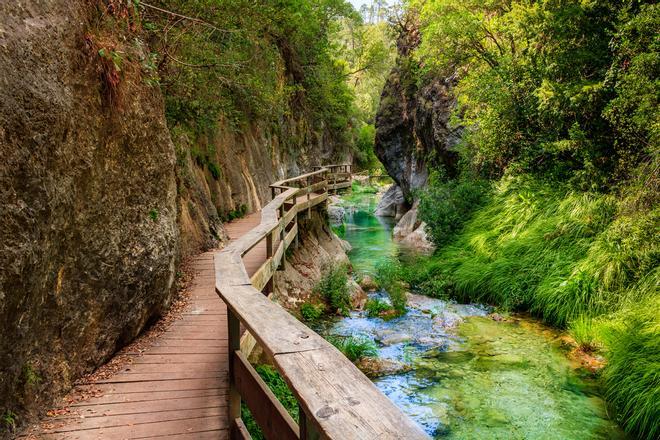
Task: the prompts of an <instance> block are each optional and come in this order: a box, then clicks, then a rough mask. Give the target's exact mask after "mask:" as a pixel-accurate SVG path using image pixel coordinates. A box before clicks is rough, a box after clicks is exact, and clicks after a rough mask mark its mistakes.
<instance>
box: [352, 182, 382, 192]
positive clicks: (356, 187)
mask: <svg viewBox="0 0 660 440" xmlns="http://www.w3.org/2000/svg"><path fill="white" fill-rule="evenodd" d="M351 191H353V192H354V193H358V194H376V193H377V192H378V188H377V187H376V186H374V185H362V184H361V183H360V182H358V181H357V180H354V181H353V182H351Z"/></svg>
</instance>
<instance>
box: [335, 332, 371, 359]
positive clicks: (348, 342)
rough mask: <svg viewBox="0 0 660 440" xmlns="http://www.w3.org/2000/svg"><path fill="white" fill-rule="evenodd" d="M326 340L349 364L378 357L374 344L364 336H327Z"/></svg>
mask: <svg viewBox="0 0 660 440" xmlns="http://www.w3.org/2000/svg"><path fill="white" fill-rule="evenodd" d="M327 339H328V342H330V343H331V344H332V345H334V346H335V347H337V349H338V350H339V351H341V352H342V353H343V354H344V356H346V357H347V358H348V359H349V360H350V361H351V362H357V361H359V360H360V359H362V358H363V357H373V356H377V355H378V348H377V347H376V343H375V342H374V341H372V340H371V339H369V338H367V337H366V336H329V337H328V338H327Z"/></svg>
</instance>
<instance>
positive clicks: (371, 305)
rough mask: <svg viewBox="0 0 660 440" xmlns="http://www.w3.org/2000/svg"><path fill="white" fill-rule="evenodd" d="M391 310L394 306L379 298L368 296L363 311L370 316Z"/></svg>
mask: <svg viewBox="0 0 660 440" xmlns="http://www.w3.org/2000/svg"><path fill="white" fill-rule="evenodd" d="M391 310H394V307H392V306H391V305H390V304H389V303H387V302H386V301H383V300H382V299H379V298H369V299H368V300H367V303H366V304H365V305H364V311H365V312H367V316H369V317H371V318H374V317H377V316H380V315H381V314H382V313H385V312H389V311H391Z"/></svg>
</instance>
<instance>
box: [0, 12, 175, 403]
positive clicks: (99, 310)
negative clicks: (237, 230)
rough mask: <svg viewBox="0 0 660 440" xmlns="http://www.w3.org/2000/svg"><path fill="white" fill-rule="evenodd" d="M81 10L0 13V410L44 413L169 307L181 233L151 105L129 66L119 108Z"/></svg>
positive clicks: (159, 117)
mask: <svg viewBox="0 0 660 440" xmlns="http://www.w3.org/2000/svg"><path fill="white" fill-rule="evenodd" d="M90 9H91V8H90V6H89V4H88V3H87V2H84V1H82V0H81V1H69V0H57V1H50V2H2V3H1V4H0V17H1V18H0V96H1V97H0V157H2V160H1V161H0V179H2V184H1V185H0V206H1V207H2V208H0V209H1V212H0V215H1V218H0V413H5V414H9V411H11V412H16V413H19V414H20V415H21V416H22V415H23V414H24V413H25V412H29V411H34V410H36V409H38V408H41V407H43V405H44V404H47V403H48V402H49V400H50V399H51V398H52V397H53V396H55V395H57V394H59V393H60V392H62V391H63V390H66V389H67V388H68V387H69V386H70V385H71V383H72V381H74V380H75V379H76V378H78V377H79V376H80V375H81V374H83V373H85V372H89V371H90V370H92V369H93V368H94V367H96V366H98V365H99V364H100V363H102V362H103V361H104V360H106V359H107V358H108V357H109V356H110V355H111V354H112V353H114V352H115V351H116V350H117V349H118V348H119V347H121V346H122V345H123V344H125V343H126V342H128V341H130V340H131V339H132V338H134V337H135V336H136V335H137V334H138V333H139V332H140V331H141V329H142V328H143V327H144V326H145V325H146V324H147V323H148V322H149V321H150V320H152V319H154V318H155V317H157V316H158V315H159V313H160V312H161V311H162V310H163V309H164V308H166V307H168V305H169V300H170V297H171V292H172V284H173V281H174V278H175V273H176V270H175V267H176V262H177V256H178V252H179V244H178V243H179V232H178V228H177V188H176V175H175V167H174V164H175V155H174V147H173V144H172V141H171V139H170V135H169V132H168V129H167V126H166V124H165V120H164V117H163V100H162V96H161V95H160V92H159V90H158V89H157V88H153V87H150V86H148V85H146V84H144V83H143V82H142V81H140V72H139V70H137V71H132V70H128V71H126V72H125V75H126V80H125V81H123V84H122V85H121V95H122V102H121V106H119V102H117V101H116V100H115V99H117V98H118V95H117V94H115V92H118V90H114V91H110V90H109V89H108V87H112V83H111V82H110V81H111V80H112V78H110V77H108V76H106V73H107V72H108V71H107V70H105V67H104V60H103V59H101V58H100V57H99V55H98V53H97V52H98V50H99V49H98V48H96V47H95V41H98V39H100V38H120V36H116V35H112V36H110V35H104V34H102V33H99V34H96V35H94V36H92V35H91V33H90V32H91V28H92V25H91V17H92V16H93V11H92V10H90ZM126 50H127V51H129V50H130V51H131V55H132V56H135V57H140V56H144V53H142V52H141V51H142V50H144V49H140V48H139V47H137V46H134V47H133V46H132V47H130V48H126ZM111 101H112V102H111Z"/></svg>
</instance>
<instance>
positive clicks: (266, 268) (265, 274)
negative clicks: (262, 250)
mask: <svg viewBox="0 0 660 440" xmlns="http://www.w3.org/2000/svg"><path fill="white" fill-rule="evenodd" d="M274 258H275V257H271V258H269V259H267V260H266V261H265V262H264V263H263V264H262V265H261V267H259V269H257V271H256V272H255V273H254V275H252V277H251V278H250V283H251V284H252V286H254V288H255V289H257V290H259V291H261V290H263V288H264V286H265V285H266V284H267V283H268V281H269V280H270V279H271V277H272V276H273V263H274Z"/></svg>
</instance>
